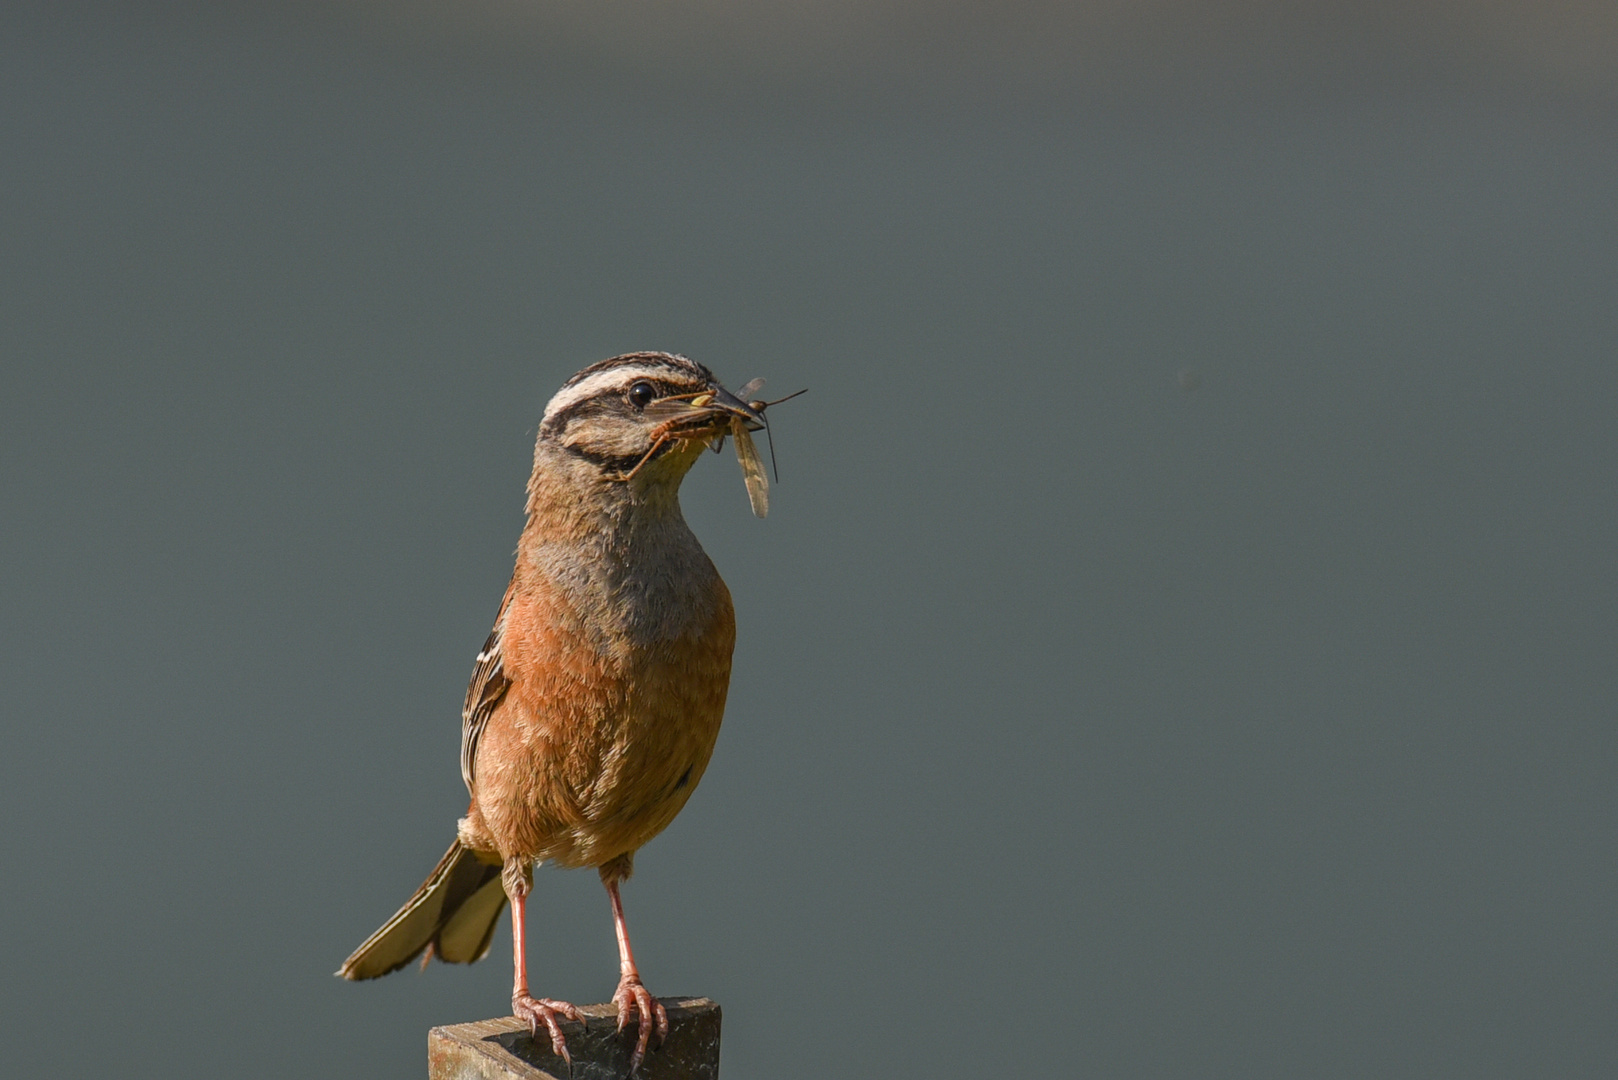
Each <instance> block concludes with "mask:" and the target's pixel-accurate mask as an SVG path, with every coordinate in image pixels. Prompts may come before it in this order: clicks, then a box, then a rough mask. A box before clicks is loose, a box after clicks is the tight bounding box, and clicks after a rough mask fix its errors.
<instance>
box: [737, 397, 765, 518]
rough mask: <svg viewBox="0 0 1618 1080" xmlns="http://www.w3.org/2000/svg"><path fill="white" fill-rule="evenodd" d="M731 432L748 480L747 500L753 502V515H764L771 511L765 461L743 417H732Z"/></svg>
mask: <svg viewBox="0 0 1618 1080" xmlns="http://www.w3.org/2000/svg"><path fill="white" fill-rule="evenodd" d="M730 434H731V436H732V437H734V438H735V440H736V460H737V461H738V462H740V463H741V466H742V479H743V480H745V481H746V482H747V501H748V502H749V503H751V504H752V507H753V516H754V517H763V516H764V515H765V514H768V513H769V512H770V478H769V476H768V474H766V473H765V471H764V462H763V461H762V460H761V459H760V458H759V456H758V447H757V446H754V445H753V436H752V433H751V432H749V431H748V430H747V425H746V423H745V422H743V420H742V418H741V417H739V416H737V417H733V418H732V419H731V421H730Z"/></svg>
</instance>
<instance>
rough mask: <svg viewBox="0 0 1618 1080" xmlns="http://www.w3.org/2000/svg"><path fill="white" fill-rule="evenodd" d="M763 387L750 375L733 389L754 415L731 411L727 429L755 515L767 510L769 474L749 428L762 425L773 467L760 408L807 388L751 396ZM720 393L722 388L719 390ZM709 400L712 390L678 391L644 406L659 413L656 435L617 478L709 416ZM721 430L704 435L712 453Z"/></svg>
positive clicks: (650, 413)
mask: <svg viewBox="0 0 1618 1080" xmlns="http://www.w3.org/2000/svg"><path fill="white" fill-rule="evenodd" d="M763 388H764V380H763V379H754V380H753V381H751V382H749V383H747V384H746V385H744V386H742V387H741V388H740V389H738V390H737V391H736V393H735V395H734V397H735V399H736V400H737V401H739V402H741V403H743V404H745V405H746V406H747V408H748V409H749V410H751V411H752V413H753V416H754V417H756V419H752V418H748V417H743V416H736V415H732V416H731V418H730V431H729V432H728V434H729V435H730V436H731V437H732V438H734V439H735V440H736V460H737V462H738V463H739V464H740V465H741V467H742V480H743V482H744V483H745V484H746V485H747V502H748V505H750V506H751V507H752V508H753V514H754V516H755V517H763V516H765V515H766V514H768V513H769V512H770V478H769V474H768V473H766V472H765V471H764V461H763V459H762V458H761V457H760V456H759V452H758V446H757V445H756V444H755V443H754V442H753V432H755V431H758V430H760V429H761V428H762V429H763V431H764V437H765V438H766V439H768V440H769V444H770V465H771V467H772V468H773V467H774V465H775V436H774V435H773V434H772V433H771V431H770V422H769V421H768V420H766V419H764V410H765V409H767V408H769V407H770V406H771V405H779V404H781V402H783V401H790V400H791V399H793V398H795V397H797V396H798V394H805V393H808V388H807V387H806V388H804V389H803V390H799V391H798V392H797V393H793V394H788V395H787V396H786V397H783V398H776V399H775V400H774V401H755V400H751V399H752V397H753V395H754V394H757V393H758V392H759V391H760V390H762V389H763ZM721 393H724V392H723V391H721ZM712 403H713V395H712V394H697V395H683V394H682V395H679V396H677V397H667V398H662V399H660V400H658V401H654V402H652V403H651V404H650V405H648V406H646V414H647V415H648V416H653V417H662V418H663V423H662V424H661V425H660V426H659V428H658V430H657V438H656V441H655V442H653V444H652V447H651V449H650V450H648V451H647V452H646V455H645V456H644V457H642V458H641V459H640V461H639V462H638V463H637V464H636V465H635V467H634V468H633V469H631V470H629V472H627V473H625V474H624V475H623V476H622V477H620V479H622V480H629V479H631V478H632V477H633V476H634V475H635V474H636V473H638V472H640V470H641V467H642V466H643V465H645V464H646V463H647V462H648V461H650V460H651V459H652V458H653V457H654V456H655V455H656V454H657V451H658V450H659V449H661V448H662V446H663V444H664V443H666V442H670V441H673V440H675V439H680V438H683V437H686V436H683V435H682V429H687V428H689V426H690V425H692V424H693V423H700V422H701V421H702V419H703V418H705V417H708V416H711V415H712V414H711V411H710V410H709V408H708V407H709V406H710V405H711V404H712ZM725 434H726V432H723V431H721V432H720V433H718V434H714V435H710V436H708V445H709V446H710V447H711V448H712V449H713V450H714V452H715V453H718V452H719V451H720V450H721V449H723V448H724V445H725ZM775 478H776V480H777V481H779V480H780V479H781V474H780V472H779V470H776V473H775Z"/></svg>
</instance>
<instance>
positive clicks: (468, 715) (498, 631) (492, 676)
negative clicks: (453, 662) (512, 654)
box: [461, 583, 515, 794]
mask: <svg viewBox="0 0 1618 1080" xmlns="http://www.w3.org/2000/svg"><path fill="white" fill-rule="evenodd" d="M513 584H515V583H513ZM510 606H511V586H509V585H508V586H507V587H506V595H505V597H504V598H503V599H502V600H501V601H500V614H499V615H497V616H496V617H495V620H494V629H493V630H491V631H489V640H488V641H485V642H484V643H483V650H482V651H481V652H479V653H478V655H477V660H476V662H475V663H474V664H473V665H472V682H471V684H470V685H468V686H467V688H466V704H464V705H463V706H461V779H462V780H463V781H464V782H465V783H466V790H467V793H468V794H473V791H472V775H473V766H474V765H475V764H476V762H477V753H478V737H479V736H481V735H482V734H483V729H484V728H485V727H487V726H488V723H489V716H490V715H491V714H492V713H493V712H494V710H495V707H496V706H498V705H499V704H500V702H501V700H503V699H504V698H505V696H506V690H507V689H508V688H509V687H510V686H511V680H510V679H508V678H507V677H506V672H505V667H504V664H503V663H502V660H501V655H500V649H501V638H502V633H503V631H504V629H505V625H506V609H507V608H508V607H510Z"/></svg>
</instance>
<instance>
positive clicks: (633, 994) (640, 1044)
mask: <svg viewBox="0 0 1618 1080" xmlns="http://www.w3.org/2000/svg"><path fill="white" fill-rule="evenodd" d="M612 1003H613V1004H614V1005H616V1006H618V1030H619V1031H622V1030H624V1028H625V1027H626V1026H627V1025H628V1024H629V1018H630V1017H632V1016H633V1017H635V1019H636V1020H637V1021H638V1022H639V1024H640V1031H639V1032H638V1034H637V1037H636V1039H635V1052H634V1053H633V1054H632V1055H630V1058H629V1074H630V1075H631V1076H633V1075H634V1074H635V1071H636V1070H637V1069H639V1068H640V1063H641V1059H642V1058H644V1057H645V1056H646V1047H647V1046H648V1045H650V1044H651V1040H652V1028H653V1027H654V1026H655V1027H656V1028H657V1041H658V1044H659V1045H661V1044H662V1042H663V1040H664V1039H666V1038H668V1037H669V1014H668V1012H667V1011H665V1010H664V1008H663V1003H662V1002H660V1001H658V1000H657V999H656V998H655V997H653V996H652V995H651V993H650V992H648V991H647V989H646V987H645V986H643V985H642V984H641V981H640V978H639V976H635V975H626V976H624V977H623V978H622V979H620V980H619V982H618V989H617V991H616V992H615V993H614V994H613V995H612Z"/></svg>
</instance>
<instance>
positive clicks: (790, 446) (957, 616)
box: [0, 0, 1618, 1080]
mask: <svg viewBox="0 0 1618 1080" xmlns="http://www.w3.org/2000/svg"><path fill="white" fill-rule="evenodd" d="M131 7H132V6H130V5H123V6H113V5H106V6H94V5H84V6H68V5H43V4H41V5H25V4H14V5H8V6H7V10H6V14H5V16H4V25H3V27H0V31H3V32H0V185H3V186H0V197H3V209H0V507H3V509H0V565H3V566H4V572H3V575H0V582H3V595H0V634H3V635H4V638H3V649H0V686H3V688H4V689H3V703H4V705H3V707H4V712H5V717H4V729H3V730H4V736H3V739H4V750H3V753H0V812H3V814H4V821H5V823H6V828H5V829H4V830H0V837H3V839H0V845H3V847H0V855H3V858H4V866H5V870H4V872H3V873H0V916H3V920H4V923H5V925H6V926H7V927H8V929H9V934H8V941H7V943H6V948H5V962H4V968H3V970H4V973H5V974H4V976H3V978H0V1032H3V1033H4V1034H5V1036H6V1040H5V1045H6V1051H5V1053H6V1065H5V1071H6V1072H7V1073H8V1074H13V1075H18V1076H21V1075H34V1074H35V1073H38V1074H40V1075H45V1074H49V1075H63V1076H89V1075H103V1074H110V1073H116V1074H118V1075H122V1076H131V1077H142V1076H152V1077H156V1076H198V1077H202V1076H209V1077H214V1076H240V1077H285V1076H336V1075H345V1076H377V1077H382V1076H419V1075H421V1073H422V1069H423V1063H422V1058H423V1042H424V1031H425V1029H426V1028H427V1027H428V1026H429V1025H431V1024H436V1023H446V1022H455V1021H462V1020H469V1019H475V1018H480V1017H484V1016H489V1015H496V1014H499V1013H501V1012H503V1011H504V1009H505V1008H506V1002H507V995H508V993H509V977H510V968H509V946H508V944H507V940H508V939H507V938H506V937H505V936H504V931H502V936H501V937H500V938H498V939H497V943H496V946H495V949H494V951H493V953H492V954H491V957H490V959H489V960H488V961H486V962H485V963H483V964H480V965H477V966H475V967H472V968H464V969H463V968H454V969H451V968H446V967H443V966H439V967H436V968H434V969H433V970H430V971H428V972H427V973H426V974H425V975H418V974H417V973H415V972H414V971H407V972H405V973H401V974H399V975H395V976H392V977H390V978H388V979H386V980H383V981H381V982H378V983H371V984H364V985H358V986H356V985H349V984H345V983H342V982H340V981H339V980H336V979H334V978H332V977H331V975H330V972H331V971H332V970H333V969H334V968H335V967H336V966H337V964H338V963H339V962H340V961H341V960H342V958H343V957H344V956H345V955H346V954H347V953H348V952H349V950H350V949H351V948H352V947H353V946H354V945H355V944H357V943H358V941H359V940H360V939H361V938H363V937H364V936H365V935H366V934H367V933H369V932H370V931H371V930H372V929H373V928H374V927H375V926H376V925H377V924H378V923H379V922H380V921H381V920H382V919H383V918H384V917H386V916H387V915H388V914H389V913H391V912H392V911H393V910H394V908H395V906H396V905H397V904H398V903H399V902H400V901H401V900H402V899H403V898H404V897H405V896H406V895H408V893H409V892H410V891H411V890H412V889H413V888H414V887H415V886H416V885H417V883H418V882H419V881H420V880H421V878H422V877H423V876H424V875H425V873H426V872H427V870H428V869H429V868H430V867H431V866H432V864H433V861H434V860H435V859H436V858H437V857H438V855H439V854H440V853H441V851H442V849H443V847H444V846H445V844H446V843H447V841H448V839H449V837H450V835H451V829H452V828H453V822H454V818H455V817H456V815H457V813H458V812H459V811H460V810H461V809H462V807H463V805H464V798H465V796H464V791H463V790H462V788H461V785H460V780H459V777H458V773H457V768H456V765H455V760H456V747H457V742H458V731H459V726H458V709H459V704H460V699H461V695H462V693H463V690H464V686H465V681H466V678H467V676H468V673H469V672H470V668H471V658H472V654H473V653H474V651H475V650H476V648H477V647H478V645H479V644H480V643H481V641H482V639H483V636H484V634H485V633H486V632H487V629H488V626H489V622H490V620H491V619H492V617H493V615H494V610H495V606H496V603H497V601H498V599H499V596H500V591H501V589H502V587H503V585H504V583H505V579H506V575H507V574H508V572H509V569H510V553H511V549H512V545H513V543H514V541H515V538H516V534H517V531H518V529H519V527H520V524H521V521H520V510H521V491H522V484H523V480H524V478H525V476H526V473H527V467H528V456H529V453H530V445H531V439H532V437H533V430H534V425H535V422H536V419H537V416H538V414H539V411H540V409H541V408H542V406H543V403H544V401H545V400H546V398H547V397H548V396H549V395H550V393H551V392H552V391H553V390H554V389H555V387H556V386H557V385H558V384H559V383H560V382H561V380H562V379H564V378H565V377H566V376H567V375H569V374H570V373H571V372H572V371H574V370H575V369H576V368H578V367H580V366H582V365H583V364H585V363H587V362H589V361H592V360H595V359H598V358H600V357H603V356H607V355H611V354H613V353H617V352H621V351H625V350H629V349H639V348H666V349H674V350H679V351H683V352H686V353H688V354H689V355H691V356H693V357H696V358H697V359H699V360H702V361H703V362H705V363H707V364H709V365H710V366H712V367H714V368H715V369H716V370H717V371H718V372H720V373H721V375H723V376H724V377H725V378H727V379H728V380H729V381H730V382H731V383H732V385H735V384H737V383H740V382H742V381H744V380H746V379H748V378H751V377H753V376H755V375H764V376H766V377H768V378H769V380H770V385H771V389H772V390H775V391H782V392H784V391H787V390H792V389H796V388H798V387H799V386H804V385H807V386H809V387H811V392H810V393H809V395H807V396H806V397H804V398H803V399H801V400H799V401H795V402H793V403H792V404H791V405H790V406H783V407H782V408H781V410H780V412H779V415H778V419H777V446H778V450H779V452H780V467H781V475H782V483H781V485H780V486H779V488H778V489H777V490H776V492H775V496H776V497H775V501H774V509H773V512H772V515H771V517H770V518H769V520H768V521H766V522H759V521H756V520H754V519H752V518H751V517H750V516H749V515H748V512H747V506H746V499H745V496H744V494H743V491H742V485H741V481H740V477H739V474H738V472H737V469H736V466H735V464H734V462H733V460H731V459H730V458H729V457H728V456H727V457H725V458H721V459H713V460H710V461H705V462H704V463H703V464H702V465H701V467H699V468H698V469H697V470H696V472H695V473H694V474H693V475H692V477H691V478H690V480H689V481H688V483H687V485H686V495H685V504H686V509H687V515H688V517H689V518H690V520H691V521H692V524H693V526H694V528H695V529H696V531H697V532H698V534H699V535H700V536H701V537H702V538H703V541H704V543H705V544H706V545H707V547H708V550H709V552H710V553H711V554H712V556H713V558H714V560H715V562H716V563H717V564H718V565H719V566H720V568H721V570H722V572H723V573H724V574H725V576H726V578H727V580H728V581H729V583H730V586H731V589H732V591H733V593H734V595H735V598H736V604H737V609H738V622H739V630H740V639H739V644H738V647H737V654H736V668H735V676H734V679H733V684H732V690H731V701H730V708H729V712H728V718H727V721H726V727H725V732H724V735H723V737H722V738H721V741H720V745H719V749H718V752H717V754H716V757H715V759H714V762H713V765H712V767H711V768H710V770H709V773H708V776H707V778H706V780H705V782H704V784H703V786H702V789H701V790H700V791H699V793H698V794H697V795H696V797H695V798H694V799H693V801H692V802H691V804H690V806H689V807H688V808H687V810H686V811H685V813H684V814H683V815H682V817H681V818H680V819H679V821H677V822H676V823H675V825H674V826H672V827H671V828H670V829H669V830H668V832H667V833H666V834H665V835H664V836H662V837H661V838H659V839H658V840H657V841H656V842H654V843H653V844H652V845H650V846H649V847H648V848H646V849H645V850H644V851H643V852H642V854H641V857H640V859H639V860H638V871H639V872H638V874H637V876H636V878H635V879H634V881H633V882H632V883H631V884H630V885H629V886H628V888H627V890H626V903H627V905H628V909H629V917H630V920H631V925H632V926H633V928H634V930H635V935H636V943H637V948H638V952H639V955H640V959H641V962H642V966H643V968H644V970H645V972H646V975H647V979H648V982H649V984H650V985H651V987H652V989H653V990H654V992H657V993H662V994H706V995H710V996H712V997H714V998H716V999H718V1000H719V1001H720V1002H721V1003H722V1004H723V1005H724V1007H725V1010H726V1014H725V1066H724V1067H725V1072H726V1075H728V1076H730V1077H733V1078H738V1080H739V1078H743V1077H767V1076H768V1077H781V1078H790V1077H809V1076H823V1075H839V1076H850V1077H889V1076H937V1077H967V1076H979V1075H989V1074H993V1075H1004V1076H1050V1077H1058V1076H1087V1077H1088V1076H1096V1077H1199V1078H1200V1077H1364V1076H1372V1075H1375V1076H1408V1077H1467V1078H1476V1077H1520V1076H1530V1075H1532V1076H1557V1077H1575V1076H1592V1077H1593V1076H1611V1075H1613V1073H1614V1070H1618V1037H1615V1035H1614V1032H1615V1030H1618V1028H1615V1026H1614V1024H1613V1016H1614V1007H1615V1006H1618V973H1615V971H1618V969H1615V960H1618V947H1615V946H1618V931H1615V928H1614V911H1615V905H1614V901H1615V899H1618V896H1615V885H1618V878H1615V871H1614V854H1615V851H1614V842H1613V836H1614V825H1615V811H1618V799H1615V797H1614V785H1613V772H1614V765H1615V764H1618V762H1615V750H1618V733H1615V729H1614V723H1613V722H1614V704H1615V690H1618V686H1615V681H1618V680H1615V677H1614V670H1615V668H1614V659H1615V657H1614V645H1615V619H1614V606H1613V605H1614V600H1615V596H1614V591H1615V589H1614V584H1615V581H1614V573H1613V540H1614V526H1615V524H1618V522H1615V516H1618V513H1615V501H1614V498H1613V469H1614V465H1615V458H1618V454H1615V452H1614V442H1613V422H1612V418H1613V413H1614V406H1615V401H1618V368H1615V365H1614V362H1613V361H1614V356H1613V342H1614V340H1615V331H1618V296H1615V292H1618V290H1615V280H1618V278H1615V272H1618V247H1615V241H1618V199H1615V193H1618V186H1615V182H1618V140H1615V138H1614V136H1615V134H1618V132H1615V127H1618V125H1615V123H1614V121H1615V119H1618V109H1615V103H1618V96H1615V93H1614V88H1615V82H1614V77H1613V72H1614V71H1615V70H1618V69H1615V68H1614V67H1613V63H1612V62H1613V59H1614V57H1618V48H1614V42H1615V40H1618V28H1615V27H1614V25H1613V24H1612V22H1611V19H1610V13H1605V14H1604V8H1603V6H1602V5H1593V6H1590V5H1586V6H1581V5H1576V4H1541V5H1528V4H1515V5H1514V4H1504V3H1501V4H1493V5H1488V4H1484V5H1462V4H1445V3H1427V4H1410V5H1398V6H1391V5H1390V6H1378V5H1342V4H1339V5H1306V6H1299V5H1291V6H1284V5H1266V4H1246V5H1231V6H1226V7H1221V8H1218V9H1204V8H1203V7H1201V6H1197V5H1187V4H1180V3H1156V4H1135V5H1126V4H1111V5H1109V4H1099V5H1091V6H1087V7H1071V6H1068V5H1056V4H1046V5H1041V4H1037V3H1029V4H1004V5H988V4H982V5H978V4H968V3H955V4H931V5H922V4H919V3H905V2H902V0H894V2H889V3H867V4H854V3H847V4H843V3H840V2H837V0H818V2H816V3H806V4H804V5H802V6H800V7H793V8H792V9H791V10H781V8H780V6H778V5H743V4H740V3H726V2H720V0H714V2H710V3H706V4H696V5H691V6H689V7H686V8H676V7H674V6H673V5H666V4H664V5H648V4H631V3H627V2H622V3H612V4H601V5H582V4H581V5H576V6H574V5H566V4H556V3H549V4H547V3H534V4H532V5H519V4H470V3H469V4H455V5H431V4H404V5H384V4H364V3H337V4H324V5H307V6H299V5H284V6H279V7H271V6H263V7H254V6H248V5H222V4H210V5H167V6H165V5H140V6H139V8H138V10H129V9H130V8H131ZM533 910H534V911H535V912H536V915H537V916H538V919H537V925H536V929H535V932H534V939H535V940H534V942H533V943H532V945H531V946H530V947H531V950H532V954H531V956H532V963H533V966H534V969H535V971H536V978H535V983H536V989H538V990H541V991H542V992H544V993H547V994H551V995H555V996H562V997H570V998H572V999H573V1000H576V1001H580V1002H586V1001H597V1000H601V999H602V998H604V997H605V996H607V995H608V994H609V993H610V991H611V989H612V985H613V982H614V978H615V968H614V954H613V946H612V935H611V924H610V920H609V916H608V910H607V904H606V901H605V899H604V897H603V896H602V894H601V890H600V887H599V885H598V884H597V882H596V881H595V879H594V876H593V875H590V874H557V873H549V872H546V873H542V874H541V875H540V877H539V889H538V898H537V900H536V902H535V904H534V907H533Z"/></svg>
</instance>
